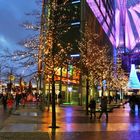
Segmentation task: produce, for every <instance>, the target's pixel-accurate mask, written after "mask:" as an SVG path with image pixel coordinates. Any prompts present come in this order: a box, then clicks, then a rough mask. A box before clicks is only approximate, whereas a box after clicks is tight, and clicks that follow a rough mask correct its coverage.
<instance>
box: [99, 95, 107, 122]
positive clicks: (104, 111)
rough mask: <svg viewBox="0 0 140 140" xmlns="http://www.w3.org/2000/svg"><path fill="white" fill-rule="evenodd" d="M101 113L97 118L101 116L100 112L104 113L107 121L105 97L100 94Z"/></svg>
mask: <svg viewBox="0 0 140 140" xmlns="http://www.w3.org/2000/svg"><path fill="white" fill-rule="evenodd" d="M100 106H101V113H100V115H99V120H100V118H101V117H102V114H103V113H105V114H106V121H108V112H107V97H105V96H102V98H101V105H100Z"/></svg>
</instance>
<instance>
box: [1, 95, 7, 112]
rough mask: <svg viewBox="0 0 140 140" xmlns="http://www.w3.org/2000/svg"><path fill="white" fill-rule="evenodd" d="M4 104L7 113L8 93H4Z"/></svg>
mask: <svg viewBox="0 0 140 140" xmlns="http://www.w3.org/2000/svg"><path fill="white" fill-rule="evenodd" d="M2 104H3V110H4V111H6V110H7V94H6V93H3V96H2Z"/></svg>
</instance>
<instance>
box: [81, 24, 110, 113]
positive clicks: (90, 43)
mask: <svg viewBox="0 0 140 140" xmlns="http://www.w3.org/2000/svg"><path fill="white" fill-rule="evenodd" d="M98 37H99V35H98V34H93V33H91V32H90V31H89V29H88V27H87V26H85V32H84V33H83V37H82V39H81V42H79V50H80V53H81V71H82V73H83V74H84V75H86V113H87V114H88V95H89V81H91V82H93V85H95V84H96V83H97V82H98V84H100V86H101V88H102V95H103V80H106V79H107V76H108V71H109V68H110V66H111V65H112V63H111V59H112V58H111V53H110V49H109V47H108V46H107V45H104V46H101V45H99V44H98V43H96V42H97V39H98Z"/></svg>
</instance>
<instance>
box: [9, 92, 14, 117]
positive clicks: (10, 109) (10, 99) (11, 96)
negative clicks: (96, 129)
mask: <svg viewBox="0 0 140 140" xmlns="http://www.w3.org/2000/svg"><path fill="white" fill-rule="evenodd" d="M13 104H14V98H13V95H12V94H9V95H8V99H7V106H8V110H9V114H11V112H12V110H13Z"/></svg>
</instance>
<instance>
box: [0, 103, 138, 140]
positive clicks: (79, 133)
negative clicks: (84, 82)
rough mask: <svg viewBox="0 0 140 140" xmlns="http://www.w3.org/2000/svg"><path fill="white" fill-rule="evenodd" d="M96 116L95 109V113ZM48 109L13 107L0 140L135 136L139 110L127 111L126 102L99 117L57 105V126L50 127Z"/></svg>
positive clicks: (131, 139)
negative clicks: (123, 105) (42, 110)
mask: <svg viewBox="0 0 140 140" xmlns="http://www.w3.org/2000/svg"><path fill="white" fill-rule="evenodd" d="M96 115H97V117H98V116H99V113H97V114H96ZM51 119H52V112H51V109H50V111H47V109H46V110H45V112H44V113H41V112H40V111H39V110H38V109H37V108H36V106H34V107H33V106H32V107H30V106H27V107H25V108H19V109H18V110H16V111H14V112H13V113H12V114H11V115H10V116H9V117H8V118H6V119H4V121H3V125H2V127H1V129H0V140H24V139H26V140H28V139H34V140H36V139H38V140H87V139H88V140H139V139H140V114H139V113H138V111H137V108H136V112H135V113H134V114H132V113H131V112H130V109H129V105H126V107H125V108H122V107H120V108H115V109H113V112H110V113H109V120H108V122H106V118H105V116H102V118H101V120H98V119H92V120H91V119H90V116H87V115H85V111H84V110H83V108H82V107H80V106H61V107H59V106H57V107H56V120H57V126H59V128H56V129H52V128H50V127H49V126H51Z"/></svg>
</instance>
